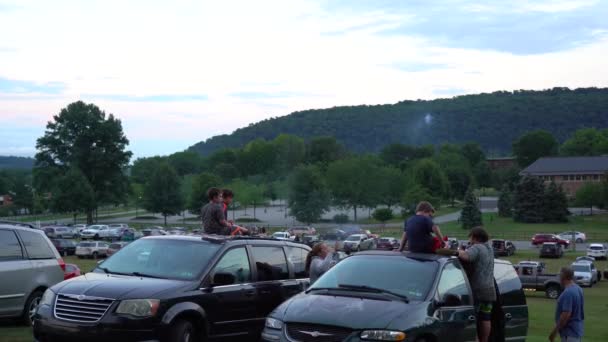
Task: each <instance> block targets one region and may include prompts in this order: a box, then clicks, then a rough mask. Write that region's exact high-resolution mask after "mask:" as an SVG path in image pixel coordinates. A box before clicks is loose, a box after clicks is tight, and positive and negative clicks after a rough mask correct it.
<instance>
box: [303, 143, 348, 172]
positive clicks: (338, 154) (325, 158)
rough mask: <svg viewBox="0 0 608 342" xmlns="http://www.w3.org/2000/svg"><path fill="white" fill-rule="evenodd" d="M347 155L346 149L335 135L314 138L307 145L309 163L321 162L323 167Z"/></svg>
mask: <svg viewBox="0 0 608 342" xmlns="http://www.w3.org/2000/svg"><path fill="white" fill-rule="evenodd" d="M345 156H346V150H345V149H344V146H342V145H341V144H340V143H339V142H338V141H337V140H336V138H334V137H317V138H313V139H312V140H311V141H310V142H309V143H308V145H306V160H307V161H308V162H309V163H312V164H315V163H319V164H321V167H322V168H325V167H327V165H328V164H329V163H331V162H334V161H336V160H339V159H342V158H344V157H345Z"/></svg>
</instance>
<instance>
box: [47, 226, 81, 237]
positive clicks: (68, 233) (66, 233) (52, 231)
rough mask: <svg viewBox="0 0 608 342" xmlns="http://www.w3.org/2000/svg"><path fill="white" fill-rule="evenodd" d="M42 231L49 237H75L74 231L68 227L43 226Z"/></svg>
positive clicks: (76, 235)
mask: <svg viewBox="0 0 608 342" xmlns="http://www.w3.org/2000/svg"><path fill="white" fill-rule="evenodd" d="M44 233H45V234H46V236H48V237H49V238H51V239H75V238H76V237H78V233H75V232H74V231H73V230H72V228H70V227H44Z"/></svg>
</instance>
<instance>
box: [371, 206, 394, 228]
mask: <svg viewBox="0 0 608 342" xmlns="http://www.w3.org/2000/svg"><path fill="white" fill-rule="evenodd" d="M372 217H373V218H374V219H375V220H377V221H380V222H381V223H382V226H384V224H385V223H386V221H389V220H391V219H392V218H393V210H392V209H391V208H378V209H376V210H374V213H373V214H372Z"/></svg>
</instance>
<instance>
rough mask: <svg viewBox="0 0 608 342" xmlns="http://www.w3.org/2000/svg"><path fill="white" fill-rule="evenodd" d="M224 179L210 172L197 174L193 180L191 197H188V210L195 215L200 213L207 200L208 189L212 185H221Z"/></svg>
mask: <svg viewBox="0 0 608 342" xmlns="http://www.w3.org/2000/svg"><path fill="white" fill-rule="evenodd" d="M221 183H222V180H221V179H220V178H219V177H218V176H216V175H214V174H212V173H209V172H203V173H201V174H199V175H197V176H196V177H195V178H194V180H193V182H192V191H191V192H190V198H189V199H188V210H189V211H190V212H191V213H192V214H195V215H200V213H201V208H202V207H203V205H205V204H206V203H207V202H209V198H208V197H207V190H209V188H211V187H219V186H220V184H221Z"/></svg>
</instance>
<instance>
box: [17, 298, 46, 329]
mask: <svg viewBox="0 0 608 342" xmlns="http://www.w3.org/2000/svg"><path fill="white" fill-rule="evenodd" d="M43 294H44V292H42V291H36V292H34V293H32V294H31V295H30V297H29V298H28V299H27V301H26V302H25V307H24V309H23V316H22V318H21V320H22V321H23V323H24V324H26V325H28V326H32V322H33V321H34V315H35V314H36V310H37V309H38V304H40V300H41V299H42V295H43Z"/></svg>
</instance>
